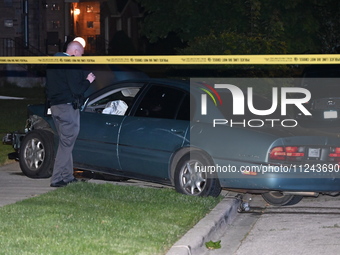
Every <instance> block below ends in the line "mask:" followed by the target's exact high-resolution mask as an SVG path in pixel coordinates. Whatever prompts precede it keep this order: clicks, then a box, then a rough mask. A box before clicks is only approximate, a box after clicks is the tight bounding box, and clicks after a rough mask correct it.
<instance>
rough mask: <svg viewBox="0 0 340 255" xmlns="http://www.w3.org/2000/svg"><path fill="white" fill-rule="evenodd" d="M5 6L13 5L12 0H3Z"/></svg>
mask: <svg viewBox="0 0 340 255" xmlns="http://www.w3.org/2000/svg"><path fill="white" fill-rule="evenodd" d="M4 2H5V7H12V6H13V0H5V1H4Z"/></svg>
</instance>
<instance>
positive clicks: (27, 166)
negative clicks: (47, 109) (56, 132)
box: [19, 129, 54, 178]
mask: <svg viewBox="0 0 340 255" xmlns="http://www.w3.org/2000/svg"><path fill="white" fill-rule="evenodd" d="M19 163H20V168H21V171H22V172H23V173H24V174H25V175H26V176H28V177H30V178H49V177H51V175H52V171H53V164H54V150H53V134H52V133H51V132H49V131H46V130H40V129H36V130H33V131H31V132H29V133H28V134H27V135H26V136H25V137H24V139H23V141H22V143H21V146H20V154H19Z"/></svg>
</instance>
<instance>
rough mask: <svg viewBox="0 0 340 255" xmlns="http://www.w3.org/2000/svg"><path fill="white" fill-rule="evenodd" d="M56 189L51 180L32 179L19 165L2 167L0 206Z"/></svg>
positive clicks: (0, 172)
mask: <svg viewBox="0 0 340 255" xmlns="http://www.w3.org/2000/svg"><path fill="white" fill-rule="evenodd" d="M53 189H55V188H51V187H50V180H49V179H30V178H28V177H26V176H25V175H24V174H23V173H22V172H21V170H20V167H19V163H18V162H15V163H11V164H8V165H5V166H1V167H0V206H4V205H7V204H12V203H15V202H17V201H20V200H24V199H27V198H30V197H34V196H37V195H40V194H43V193H46V192H48V191H51V190H53Z"/></svg>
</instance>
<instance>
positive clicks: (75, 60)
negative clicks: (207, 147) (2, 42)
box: [0, 54, 340, 65]
mask: <svg viewBox="0 0 340 255" xmlns="http://www.w3.org/2000/svg"><path fill="white" fill-rule="evenodd" d="M0 64H166V65H171V64H173V65H192V64H195V65H200V64H204V65H259V64H261V65H263V64H264V65H280V64H281V65H287V64H294V65H296V64H340V54H311V55H178V56H83V57H71V58H69V57H57V56H55V57H54V56H46V57H41V56H40V57H32V56H23V57H0Z"/></svg>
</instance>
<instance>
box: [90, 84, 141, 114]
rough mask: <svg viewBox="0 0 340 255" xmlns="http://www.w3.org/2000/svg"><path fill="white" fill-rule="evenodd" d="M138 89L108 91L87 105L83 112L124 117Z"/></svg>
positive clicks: (128, 88)
mask: <svg viewBox="0 0 340 255" xmlns="http://www.w3.org/2000/svg"><path fill="white" fill-rule="evenodd" d="M139 90H140V88H135V87H125V88H120V89H116V90H112V91H109V92H107V93H104V94H102V95H101V96H100V97H98V98H96V99H94V100H92V101H91V102H89V103H88V105H87V107H86V109H85V111H86V112H96V113H102V114H112V115H125V113H126V112H127V109H128V108H129V107H131V103H132V101H133V99H134V97H135V96H136V94H137V93H138V91H139Z"/></svg>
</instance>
